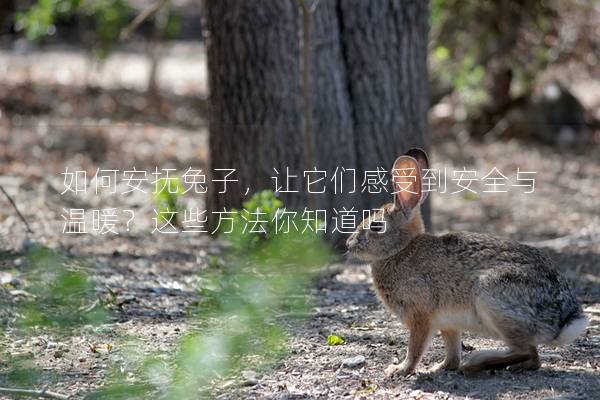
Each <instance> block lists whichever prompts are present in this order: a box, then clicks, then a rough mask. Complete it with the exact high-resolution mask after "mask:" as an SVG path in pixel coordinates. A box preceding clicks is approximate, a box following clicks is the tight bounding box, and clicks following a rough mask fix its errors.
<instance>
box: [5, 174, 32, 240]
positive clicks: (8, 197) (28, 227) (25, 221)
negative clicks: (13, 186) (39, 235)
mask: <svg viewBox="0 0 600 400" xmlns="http://www.w3.org/2000/svg"><path fill="white" fill-rule="evenodd" d="M0 191H2V193H3V194H4V196H6V198H7V199H8V201H9V202H10V204H11V205H12V206H13V208H14V209H15V211H16V212H17V215H18V216H19V218H20V219H21V221H23V223H24V224H25V228H26V229H27V233H29V234H30V235H33V231H32V230H31V227H30V226H29V224H28V223H27V220H26V219H25V217H24V216H23V214H21V212H20V211H19V209H18V208H17V205H16V204H15V201H14V200H13V199H12V197H10V195H9V194H8V192H7V191H6V190H5V189H4V187H3V186H2V185H0Z"/></svg>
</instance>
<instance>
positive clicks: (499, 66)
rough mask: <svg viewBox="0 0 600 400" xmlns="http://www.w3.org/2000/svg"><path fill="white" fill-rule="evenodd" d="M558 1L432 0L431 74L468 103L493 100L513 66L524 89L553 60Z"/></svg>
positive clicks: (512, 70)
mask: <svg viewBox="0 0 600 400" xmlns="http://www.w3.org/2000/svg"><path fill="white" fill-rule="evenodd" d="M557 5H558V3H557V2H555V1H548V0H432V2H431V45H432V49H431V55H432V57H431V60H432V64H433V73H434V76H435V77H438V78H439V79H440V80H441V81H442V84H443V85H450V86H451V87H452V88H453V89H454V90H456V91H457V93H458V94H459V96H460V99H461V100H462V101H463V103H464V104H465V105H467V106H479V105H481V104H482V103H486V102H490V101H493V100H495V99H494V98H493V97H494V93H493V85H494V84H495V83H496V81H497V80H498V76H499V74H502V73H504V72H505V71H506V70H510V71H511V74H512V79H514V80H515V81H516V86H517V87H518V88H519V89H520V90H521V92H527V91H528V90H529V89H530V86H531V84H532V82H533V80H534V78H535V77H536V74H537V73H539V71H541V70H543V69H544V68H545V67H546V65H547V64H548V63H549V62H550V61H551V55H550V54H551V53H550V49H551V48H552V46H553V44H554V42H555V40H556V31H557V23H558V21H559V19H558V11H557Z"/></svg>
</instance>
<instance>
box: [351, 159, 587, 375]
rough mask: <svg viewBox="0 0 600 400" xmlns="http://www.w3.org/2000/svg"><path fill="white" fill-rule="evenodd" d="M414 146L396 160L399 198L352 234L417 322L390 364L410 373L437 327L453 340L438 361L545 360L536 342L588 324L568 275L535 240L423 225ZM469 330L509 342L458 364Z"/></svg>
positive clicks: (529, 365) (400, 308) (399, 311)
mask: <svg viewBox="0 0 600 400" xmlns="http://www.w3.org/2000/svg"><path fill="white" fill-rule="evenodd" d="M407 154H408V155H405V156H402V157H400V158H398V160H396V162H395V163H394V168H393V175H394V189H395V192H396V199H395V202H394V203H391V204H386V205H384V206H383V207H382V208H381V209H380V210H379V211H378V212H377V213H374V214H373V215H371V217H370V218H367V219H366V220H365V221H363V223H362V224H361V225H359V227H358V228H357V230H356V231H355V232H354V233H353V234H352V235H351V236H350V237H349V238H348V240H347V246H348V249H349V251H350V253H352V254H354V255H355V256H357V257H359V258H360V259H362V260H364V261H367V262H370V263H371V269H372V275H373V283H374V286H375V289H376V291H377V294H378V296H379V298H380V299H381V301H382V302H383V303H384V304H385V306H386V307H387V308H388V309H389V310H390V311H391V312H393V313H394V314H396V315H398V316H399V317H400V318H401V319H402V321H403V323H404V324H405V325H406V326H407V327H408V329H409V330H410V337H409V344H408V351H407V355H406V359H405V360H404V362H402V364H400V365H391V366H390V367H388V369H387V370H386V372H387V373H388V375H395V374H399V375H406V374H410V373H412V372H413V371H414V370H415V367H416V365H417V363H418V362H419V360H420V358H421V356H422V354H423V352H424V351H425V350H426V347H427V345H428V343H429V340H430V338H431V336H432V334H433V333H434V332H436V331H440V332H441V335H442V338H443V341H444V343H445V345H446V359H445V360H444V361H443V362H442V363H441V364H440V365H439V366H438V368H444V369H458V368H459V367H460V368H461V369H462V370H463V371H464V372H465V373H474V372H478V371H481V370H486V369H498V368H505V367H509V368H510V369H537V368H539V367H540V361H539V358H538V354H537V350H536V346H537V345H539V344H555V345H556V344H566V343H569V342H571V341H573V340H575V338H577V336H579V335H580V334H582V333H583V332H584V331H585V329H586V327H587V323H588V319H587V317H586V316H585V315H584V314H583V312H582V309H581V306H580V305H579V303H578V301H577V299H576V298H575V296H574V295H573V292H572V291H571V289H570V288H569V286H568V284H567V282H566V280H565V279H564V278H563V277H562V276H561V275H560V274H559V273H558V271H557V270H556V268H555V267H554V265H553V263H552V261H551V260H550V258H549V257H548V256H546V255H545V254H544V253H543V252H542V251H540V250H538V249H536V248H534V247H530V246H527V245H524V244H520V243H517V242H514V241H510V240H502V239H497V238H494V237H492V236H488V235H483V234H477V233H468V232H461V233H451V234H447V235H442V236H434V235H430V234H427V233H425V230H424V227H423V221H422V218H421V213H420V204H421V203H422V202H423V201H424V200H425V197H426V192H424V191H423V190H421V189H422V182H421V170H422V169H424V168H428V161H427V156H426V154H425V153H424V152H423V151H422V150H420V149H412V150H410V151H409V153H407ZM407 170H410V171H412V172H410V173H408V174H407V173H406V171H407ZM400 171H403V172H400ZM402 180H404V182H401V181H402ZM382 226H383V227H384V229H382ZM463 331H470V332H473V333H479V334H483V335H486V336H489V337H493V338H498V339H501V340H503V341H504V342H505V343H506V344H507V346H508V350H507V351H502V352H501V351H480V352H476V353H474V354H473V355H472V356H471V357H470V359H469V360H467V361H466V362H465V363H464V364H462V365H461V364H460V353H461V339H460V335H461V332H463Z"/></svg>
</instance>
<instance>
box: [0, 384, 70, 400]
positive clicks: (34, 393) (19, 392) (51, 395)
mask: <svg viewBox="0 0 600 400" xmlns="http://www.w3.org/2000/svg"><path fill="white" fill-rule="evenodd" d="M0 393H2V394H7V395H16V396H30V397H44V398H46V399H59V400H69V399H70V396H67V395H66V394H61V393H55V392H51V391H49V390H46V388H44V389H42V390H33V389H13V388H5V387H0Z"/></svg>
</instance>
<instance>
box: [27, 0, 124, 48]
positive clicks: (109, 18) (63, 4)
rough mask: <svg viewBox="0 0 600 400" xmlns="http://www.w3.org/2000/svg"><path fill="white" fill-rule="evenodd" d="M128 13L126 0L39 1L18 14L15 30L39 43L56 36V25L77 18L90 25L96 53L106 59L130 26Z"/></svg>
mask: <svg viewBox="0 0 600 400" xmlns="http://www.w3.org/2000/svg"><path fill="white" fill-rule="evenodd" d="M130 13H131V7H130V5H129V3H128V1H127V0H91V1H86V0H38V1H37V3H36V4H34V5H33V6H32V7H31V8H30V9H29V10H27V11H25V12H23V13H18V14H17V16H16V27H17V30H23V31H24V32H25V35H26V37H27V39H29V40H36V41H39V40H42V39H44V38H45V37H47V36H50V35H53V34H54V33H55V32H56V23H58V22H60V21H64V20H68V19H69V18H71V17H72V16H73V15H75V14H80V15H82V16H84V17H87V18H89V19H90V21H91V22H92V24H93V26H94V28H95V29H94V36H95V41H96V43H95V44H96V50H97V53H98V55H99V56H100V57H105V56H106V55H107V54H108V52H109V51H110V50H111V48H112V46H113V44H114V43H115V42H116V41H117V39H118V37H119V33H120V32H121V29H123V27H125V25H126V24H127V23H128V22H129V21H128V20H129V14H130Z"/></svg>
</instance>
